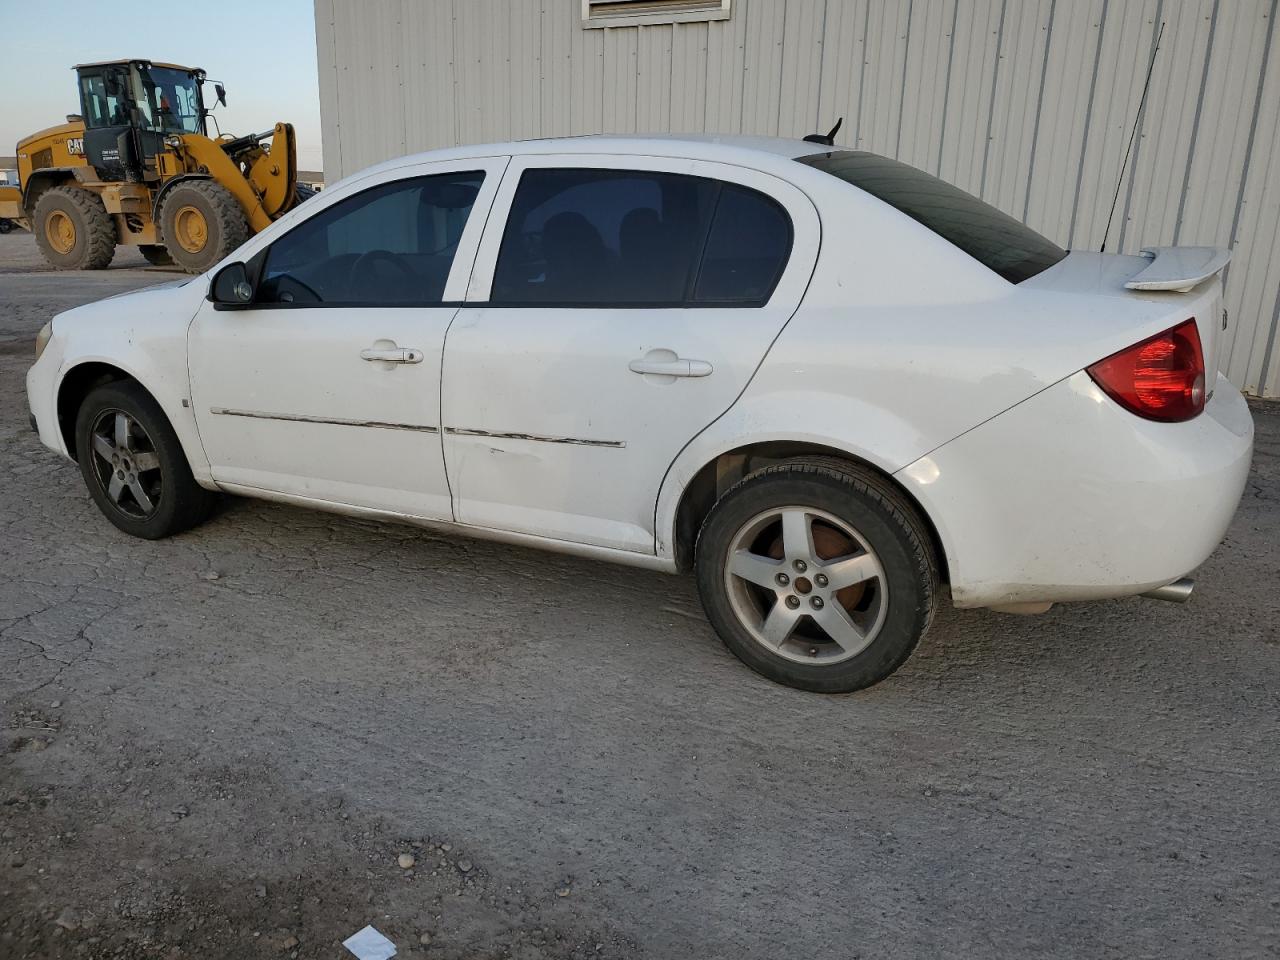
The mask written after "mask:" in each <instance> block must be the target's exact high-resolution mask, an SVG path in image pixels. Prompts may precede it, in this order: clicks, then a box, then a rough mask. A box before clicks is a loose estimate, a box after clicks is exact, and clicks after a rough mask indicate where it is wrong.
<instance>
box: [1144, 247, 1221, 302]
mask: <svg viewBox="0 0 1280 960" xmlns="http://www.w3.org/2000/svg"><path fill="white" fill-rule="evenodd" d="M1142 255H1143V256H1144V257H1148V258H1150V260H1151V263H1150V265H1148V266H1146V267H1144V268H1143V269H1142V270H1141V271H1139V272H1138V273H1137V274H1136V275H1135V276H1134V277H1133V278H1132V279H1130V280H1129V281H1128V282H1127V283H1126V284H1125V286H1126V287H1128V288H1129V289H1130V290H1177V291H1178V292H1179V293H1186V292H1187V291H1188V290H1190V289H1191V288H1192V287H1194V286H1196V285H1197V284H1201V283H1204V281H1206V280H1208V279H1209V278H1210V277H1212V276H1213V275H1214V274H1215V273H1217V272H1218V271H1219V270H1221V269H1222V268H1223V267H1225V266H1226V265H1227V263H1228V262H1230V260H1231V251H1230V250H1224V249H1223V248H1221V247H1144V248H1143V250H1142Z"/></svg>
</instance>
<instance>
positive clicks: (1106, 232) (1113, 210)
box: [1098, 20, 1164, 253]
mask: <svg viewBox="0 0 1280 960" xmlns="http://www.w3.org/2000/svg"><path fill="white" fill-rule="evenodd" d="M1163 36H1164V21H1163V20H1161V21H1160V32H1159V33H1157V34H1156V45H1155V49H1153V50H1152V51H1151V62H1150V63H1149V64H1147V80H1146V83H1144V84H1143V85H1142V99H1141V100H1139V101H1138V112H1137V113H1136V114H1134V117H1133V132H1132V133H1130V134H1129V146H1128V147H1126V148H1125V151H1124V161H1123V162H1122V163H1121V164H1120V179H1118V180H1117V181H1116V195H1115V196H1114V197H1112V198H1111V210H1110V212H1108V213H1107V228H1106V229H1105V230H1103V231H1102V246H1101V247H1099V248H1098V252H1099V253H1106V252H1107V236H1108V235H1109V234H1110V233H1111V218H1112V217H1114V216H1115V215H1116V202H1117V201H1118V200H1119V199H1120V185H1121V184H1122V183H1124V169H1125V167H1127V166H1128V165H1129V154H1130V152H1131V151H1132V150H1133V141H1134V139H1136V138H1137V136H1138V122H1139V121H1140V120H1141V119H1142V108H1143V107H1144V106H1146V103H1147V91H1148V90H1150V89H1151V74H1152V73H1153V72H1154V71H1155V68H1156V54H1157V53H1159V52H1160V38H1161V37H1163Z"/></svg>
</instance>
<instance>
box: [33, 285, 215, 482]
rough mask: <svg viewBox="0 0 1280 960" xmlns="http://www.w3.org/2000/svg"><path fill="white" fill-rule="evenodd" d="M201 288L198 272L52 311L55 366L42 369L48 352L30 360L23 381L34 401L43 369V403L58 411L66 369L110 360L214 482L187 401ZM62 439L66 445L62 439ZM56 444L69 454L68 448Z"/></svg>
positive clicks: (197, 471) (200, 475) (201, 475)
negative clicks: (190, 278)
mask: <svg viewBox="0 0 1280 960" xmlns="http://www.w3.org/2000/svg"><path fill="white" fill-rule="evenodd" d="M203 292H204V290H203V284H202V283H201V282H200V281H199V279H198V278H197V281H196V282H181V283H178V284H164V285H162V286H159V287H149V288H145V289H143V290H138V291H135V292H134V293H131V294H125V295H123V296H119V297H112V298H110V299H107V300H102V301H99V302H98V303H93V304H89V305H87V306H84V307H79V308H77V309H75V310H70V311H68V312H66V313H63V314H59V315H58V316H56V317H55V318H54V320H53V339H52V341H51V342H50V344H49V346H48V347H47V348H46V355H47V356H48V359H50V360H52V361H55V362H56V369H45V370H42V369H41V364H42V363H43V361H45V359H46V357H41V362H40V363H37V364H36V366H34V367H32V370H31V375H30V376H29V377H28V388H29V389H30V390H31V391H32V406H33V408H35V407H36V406H37V399H36V396H35V394H36V392H37V391H39V390H40V389H41V386H40V384H39V381H40V379H41V378H42V377H43V378H45V380H46V382H47V385H46V386H45V387H44V388H43V389H44V390H46V391H47V392H48V394H49V396H48V398H47V401H48V405H49V406H51V407H52V409H53V410H54V411H56V410H57V400H58V397H59V395H60V393H61V391H62V389H63V386H64V384H65V383H66V381H67V377H68V376H69V375H71V374H72V373H73V371H75V370H76V369H77V368H79V367H83V366H84V365H85V364H89V363H101V364H107V365H109V366H111V367H115V368H116V369H118V370H121V371H123V372H124V373H125V374H127V375H128V376H129V377H131V378H132V379H134V380H136V381H137V382H138V383H139V384H141V385H142V387H143V388H144V389H145V390H146V391H147V392H148V393H150V394H151V396H152V397H154V398H155V400H156V402H157V403H158V404H159V405H160V409H161V410H163V411H164V414H165V416H166V417H168V418H169V423H170V424H172V426H173V429H174V432H175V433H176V434H177V436H178V441H179V442H180V443H181V444H182V449H183V451H184V452H185V453H186V456H187V462H188V463H189V464H190V466H191V472H192V475H193V476H194V477H195V479H196V480H197V481H198V482H201V483H212V476H211V474H210V472H209V461H208V459H207V458H206V457H205V453H204V447H203V445H202V444H201V442H200V434H199V432H198V431H197V429H196V422H195V412H194V411H193V410H192V409H191V400H190V397H191V386H190V378H189V377H188V374H187V328H188V326H189V325H190V323H191V320H192V318H193V317H194V316H195V313H196V310H197V309H198V307H199V304H200V302H201V300H202V299H203ZM37 419H39V417H37ZM45 429H46V428H45V424H44V423H41V424H40V434H41V438H42V439H43V440H45V442H46V443H48V440H47V439H46V434H45ZM54 429H57V427H56V423H55V425H54ZM58 432H59V434H60V433H61V431H60V430H59V431H58ZM59 443H60V445H61V446H63V447H65V444H61V440H60V439H59ZM61 452H63V453H68V454H69V451H66V450H65V449H63V450H62V451H61Z"/></svg>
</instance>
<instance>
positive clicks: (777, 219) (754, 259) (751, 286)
mask: <svg viewBox="0 0 1280 960" xmlns="http://www.w3.org/2000/svg"><path fill="white" fill-rule="evenodd" d="M790 252H791V218H790V217H788V216H787V212H786V211H785V210H783V209H782V207H781V206H779V204H778V203H777V201H775V200H773V199H771V198H769V197H766V196H765V195H764V194H762V193H758V192H756V191H755V190H748V189H746V188H745V187H739V186H735V185H733V184H725V185H724V187H723V188H722V189H721V191H720V202H719V203H717V204H716V213H715V217H714V218H713V219H712V221H711V233H710V234H709V235H708V237H707V246H706V250H705V252H704V253H703V255H702V269H701V270H700V271H699V273H698V282H697V283H696V284H695V285H694V288H693V298H694V300H696V301H698V302H700V303H734V302H742V301H755V300H767V299H768V298H769V294H770V293H772V292H773V288H774V286H776V285H777V283H778V278H779V277H781V276H782V268H783V267H785V266H786V265H787V255H788V254H789V253H790Z"/></svg>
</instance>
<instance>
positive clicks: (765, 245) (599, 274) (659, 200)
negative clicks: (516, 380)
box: [491, 169, 791, 307]
mask: <svg viewBox="0 0 1280 960" xmlns="http://www.w3.org/2000/svg"><path fill="white" fill-rule="evenodd" d="M790 246H791V224H790V220H789V218H788V217H787V215H786V212H785V211H784V210H783V209H782V208H781V207H780V206H779V205H778V204H777V203H776V202H774V201H773V200H771V199H769V198H768V197H765V196H764V195H763V194H760V193H758V192H757V191H754V190H749V189H746V188H744V187H739V186H736V185H733V184H725V183H721V182H720V181H717V180H711V179H707V178H704V177H692V176H685V175H682V174H674V173H660V172H654V171H642V170H600V169H545V170H527V171H525V173H524V174H523V176H522V177H521V178H520V185H519V187H518V188H517V190H516V195H515V199H514V201H513V202H512V206H511V213H510V216H509V217H508V220H507V226H506V230H505V232H504V234H503V238H502V246H501V248H500V250H499V254H498V263H497V268H496V270H495V273H494V281H493V292H492V296H491V299H492V301H493V302H495V303H500V304H505V305H511V306H517V305H535V304H557V305H562V306H619V307H627V306H673V307H678V306H685V305H688V304H692V303H703V304H708V305H730V304H732V305H758V304H761V303H763V302H765V301H767V300H768V298H769V295H770V294H771V293H772V292H773V288H774V286H775V285H776V283H777V279H778V276H779V275H780V274H781V272H782V267H783V266H784V265H785V263H786V259H787V255H788V253H789V252H790Z"/></svg>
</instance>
